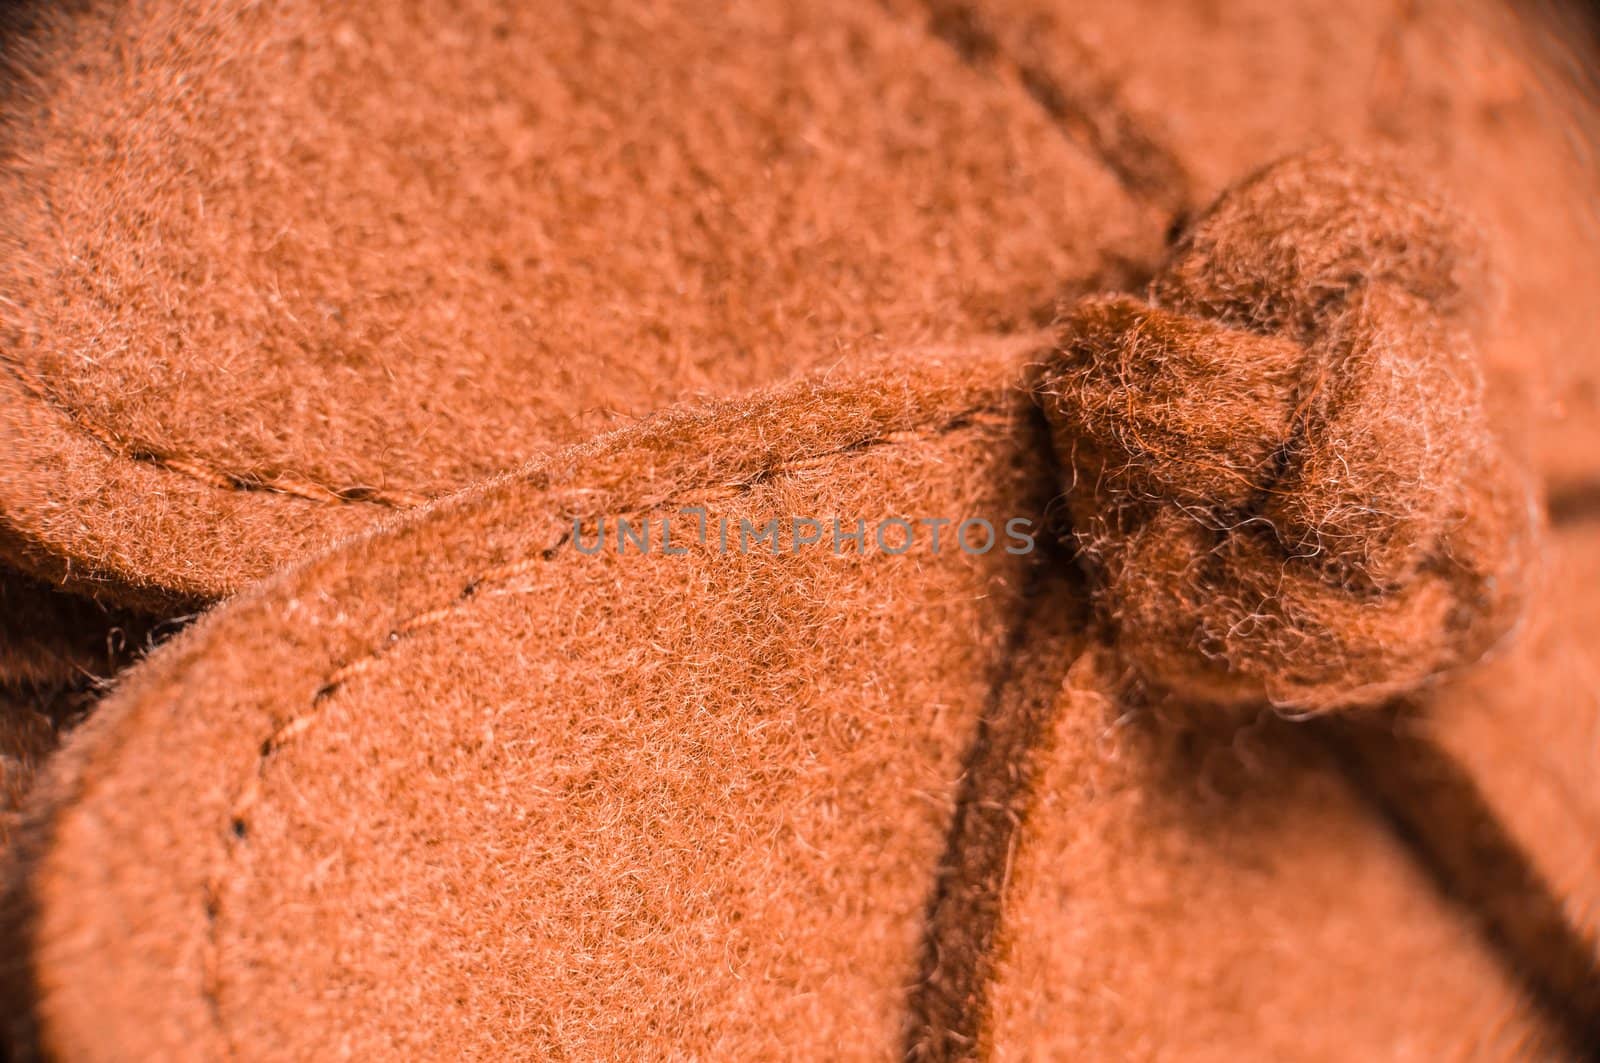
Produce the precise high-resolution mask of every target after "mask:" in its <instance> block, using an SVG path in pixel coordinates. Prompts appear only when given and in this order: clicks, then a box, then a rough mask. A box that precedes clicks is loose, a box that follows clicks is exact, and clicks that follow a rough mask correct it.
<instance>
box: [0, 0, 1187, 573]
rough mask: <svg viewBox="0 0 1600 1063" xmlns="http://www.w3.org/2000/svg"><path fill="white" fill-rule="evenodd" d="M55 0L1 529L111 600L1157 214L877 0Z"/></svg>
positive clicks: (1037, 288)
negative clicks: (352, 2)
mask: <svg viewBox="0 0 1600 1063" xmlns="http://www.w3.org/2000/svg"><path fill="white" fill-rule="evenodd" d="M36 21H37V22H38V23H39V24H38V25H36V26H34V27H32V28H31V29H30V30H28V31H27V32H25V33H21V34H19V35H18V38H19V39H18V41H17V43H16V45H15V47H14V48H13V49H11V50H10V51H9V52H8V57H9V59H10V64H11V65H12V66H14V67H15V68H16V69H14V70H13V71H12V74H11V77H10V78H9V79H8V89H7V93H6V107H7V112H8V113H7V122H6V124H5V127H4V132H3V136H0V156H3V158H4V160H5V165H4V167H3V168H0V212H3V213H4V215H5V217H6V219H7V224H6V226H5V228H4V230H3V236H0V552H3V554H4V556H5V558H6V560H7V561H8V562H9V563H10V564H12V565H14V566H19V567H23V568H26V569H27V570H29V571H32V572H35V573H38V574H41V575H43V576H46V577H48V578H50V579H51V580H53V581H55V582H60V583H67V584H71V585H73V586H77V587H83V588H93V589H94V590H95V591H96V592H97V593H99V594H102V595H115V596H120V597H122V598H124V599H125V600H128V601H135V602H144V603H146V604H149V603H150V602H152V601H155V602H158V603H159V602H161V601H162V600H163V599H172V598H176V599H180V600H185V599H211V598H215V597H217V596H219V595H222V594H225V593H228V592H231V591H234V590H236V589H238V588H240V587H242V586H244V585H245V584H247V583H248V582H249V581H250V580H252V579H254V578H256V577H258V576H260V575H263V574H265V573H266V572H267V571H269V570H271V569H272V568H273V567H274V566H276V565H278V564H280V563H282V562H284V561H287V560H292V559H295V558H298V557H300V556H303V555H304V554H305V552H306V551H307V550H308V549H309V548H311V547H313V546H315V545H317V544H322V543H326V542H328V541H330V540H331V539H334V538H337V537H339V536H342V535H346V534H349V533H351V532H354V531H356V530H358V529H360V528H362V527H364V526H366V525H367V524H368V523H370V522H371V521H372V520H374V519H375V517H377V516H381V515H382V513H383V512H384V510H385V509H386V508H407V507H411V506H414V505H416V504H419V503H421V502H422V501H424V500H426V499H429V498H432V497H436V496H439V495H442V494H446V493H449V492H450V491H452V490H454V489H456V488H458V487H461V486H463V485H464V484H466V483H468V482H470V481H472V480H474V479H477V478H480V477H482V476H485V475H488V474H491V473H496V472H500V471H503V470H505V469H508V468H512V467H514V466H516V465H518V464H520V463H521V462H523V461H526V460H528V459H530V458H532V457H534V456H536V455H538V454H540V453H542V452H544V451H546V450H547V449H549V448H550V447H552V446H554V445H557V444H561V443H568V442H572V441H575V440H576V439H579V438H583V437H585V436H587V435H588V434H590V433H591V432H593V431H595V430H598V429H602V428H606V427H610V426H614V425H617V424H622V423H626V422H627V421H628V420H629V419H631V418H634V417H637V416H639V415H642V414H646V413H649V412H650V411H652V410H654V409H656V408H658V407H660V406H661V405H663V404H665V403H668V402H671V401H673V400H675V399H677V398H680V397H683V396H686V395H694V394H707V393H709V394H725V393H729V392H732V391H735V390H738V389H741V388H745V387H749V386H751V385H755V384H760V383H763V382H767V381H771V380H774V379H778V378H781V377H784V376H786V375H789V374H791V373H793V372H795V371H797V370H799V369H801V368H804V367H807V366H815V365H829V364H834V363H836V362H838V361H840V360H848V359H851V358H855V357H860V356H865V355H870V354H872V353H873V352H882V351H885V350H895V349H901V348H903V346H904V345H905V344H906V343H908V342H921V341H927V340H933V339H938V338H940V337H952V336H960V335H965V334H968V333H970V332H972V331H973V330H990V331H995V330H1010V329H1016V328H1019V327H1020V328H1026V327H1031V325H1032V324H1033V323H1036V322H1037V321H1040V320H1046V319H1048V317H1049V315H1050V313H1051V308H1052V306H1053V304H1054V301H1055V299H1056V298H1057V296H1058V295H1059V294H1060V293H1062V292H1063V291H1072V290H1075V289H1076V290H1082V289H1083V288H1085V287H1092V286H1094V285H1096V284H1098V283H1103V282H1104V280H1105V279H1106V275H1105V271H1106V270H1107V269H1113V271H1114V267H1115V265H1116V263H1118V262H1122V261H1125V260H1129V259H1133V258H1142V257H1145V256H1147V255H1148V254H1150V253H1151V252H1153V251H1154V249H1155V248H1156V247H1157V246H1158V244H1159V241H1160V236H1161V231H1162V229H1163V228H1164V226H1165V224H1166V221H1165V218H1164V217H1163V216H1161V215H1160V214H1159V211H1156V210H1155V209H1154V208H1152V207H1150V206H1149V205H1148V204H1146V203H1145V202H1143V201H1142V200H1139V199H1137V198H1136V197H1134V196H1132V195H1131V194H1130V193H1129V192H1127V191H1126V190H1125V189H1124V188H1123V187H1122V185H1121V184H1120V183H1119V181H1118V179H1117V176H1116V174H1115V173H1114V172H1113V171H1112V170H1110V169H1109V168H1108V167H1107V166H1106V165H1105V164H1104V163H1103V162H1102V161H1101V160H1100V159H1099V158H1098V157H1096V156H1095V155H1094V154H1093V153H1092V152H1091V151H1090V150H1089V149H1088V148H1086V147H1085V146H1084V145H1082V144H1080V143H1078V142H1077V141H1076V140H1074V139H1073V138H1071V137H1065V136H1062V135H1060V133H1059V132H1058V131H1057V129H1056V128H1055V126H1054V125H1053V124H1052V122H1051V121H1050V120H1049V117H1048V116H1047V115H1043V114H1041V113H1039V112H1038V110H1037V109H1036V108H1035V107H1034V106H1033V105H1032V104H1031V102H1029V101H1028V99H1027V97H1026V95H1025V93H1023V91H1022V90H1021V89H1020V88H1018V87H1016V86H1015V85H1010V84H1006V83H1001V82H996V81H994V80H992V79H989V78H985V77H981V76H979V75H978V74H976V73H975V72H973V71H971V70H969V69H967V68H965V67H964V66H963V65H962V64H961V63H960V61H959V60H958V59H957V58H956V57H955V56H954V55H952V54H951V53H950V51H949V49H947V48H946V47H944V46H943V45H942V44H940V43H938V42H937V41H935V40H933V39H931V38H929V37H928V35H927V34H926V32H925V31H924V29H923V27H922V26H921V24H920V22H919V21H918V20H915V19H908V18H903V17H895V16H892V15H891V14H889V13H887V12H885V11H882V10H879V9H878V8H877V7H875V6H874V5H863V4H857V3H853V2H829V3H824V4H805V5H798V6H796V5H782V4H755V5H746V6H742V7H740V8H738V9H737V10H735V11H723V10H721V9H720V8H719V9H716V10H715V11H713V10H711V9H700V8H698V7H696V5H693V4H688V3H678V2H660V3H656V2H649V3H643V4H634V3H589V4H581V5H556V6H554V7H548V6H547V5H536V6H524V7H520V8H519V7H517V6H515V5H511V6H509V7H508V6H506V5H502V4H497V3H487V2H485V3H467V4H463V3H457V2H453V0H452V2H434V3H407V4H377V5H362V6H360V7H356V8H350V9H343V8H341V9H338V10H334V9H328V8H325V7H323V6H321V5H315V4H309V3H295V4H289V5H276V6H274V7H272V8H271V9H270V10H269V9H267V8H262V7H259V6H258V5H252V4H246V3H224V4H201V3H189V2H181V0H180V2H174V3H161V4H154V5H134V6H131V7H121V6H116V5H99V4H96V5H91V6H90V7H89V8H88V9H87V10H86V11H82V12H78V11H65V10H63V11H60V12H54V13H52V12H44V13H41V14H40V15H38V16H37V19H36ZM642 57H648V61H642Z"/></svg>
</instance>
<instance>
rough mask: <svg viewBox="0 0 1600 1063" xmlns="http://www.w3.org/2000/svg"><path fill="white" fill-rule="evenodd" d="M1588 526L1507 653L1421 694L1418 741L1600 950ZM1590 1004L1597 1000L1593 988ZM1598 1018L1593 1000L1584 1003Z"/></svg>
mask: <svg viewBox="0 0 1600 1063" xmlns="http://www.w3.org/2000/svg"><path fill="white" fill-rule="evenodd" d="M1594 532H1595V528H1594V525H1592V524H1590V525H1587V526H1582V527H1570V528H1558V529H1556V531H1555V532H1554V533H1553V535H1552V537H1551V542H1550V546H1549V550H1548V552H1547V556H1546V559H1545V571H1544V574H1543V582H1544V585H1545V593H1544V594H1543V595H1541V596H1540V598H1539V599H1538V600H1537V602H1536V604H1535V605H1534V606H1533V607H1532V609H1531V610H1530V613H1529V616H1528V618H1527V621H1526V628H1527V630H1526V631H1525V632H1524V633H1523V634H1522V636H1521V638H1520V639H1519V640H1518V641H1517V642H1516V643H1515V644H1514V645H1513V646H1512V647H1510V648H1509V649H1508V650H1507V651H1506V652H1505V653H1503V654H1501V655H1499V656H1497V657H1496V658H1495V659H1493V660H1491V661H1490V662H1488V663H1487V664H1486V665H1485V666H1484V667H1483V668H1481V669H1479V670H1477V671H1476V672H1474V673H1473V674H1471V675H1468V676H1465V677H1463V678H1462V679H1461V680H1460V681H1458V682H1456V683H1452V684H1449V685H1447V686H1445V687H1444V688H1442V689H1440V690H1438V691H1437V692H1434V693H1432V694H1430V696H1429V698H1428V701H1427V706H1426V707H1427V710H1428V711H1427V713H1426V715H1425V716H1424V717H1423V719H1422V720H1420V721H1419V722H1418V723H1417V724H1415V725H1414V727H1415V730H1416V731H1417V732H1418V734H1419V736H1420V737H1422V738H1425V739H1428V740H1431V741H1432V742H1433V743H1435V744H1437V745H1438V746H1439V747H1440V748H1442V749H1443V750H1445V751H1446V752H1448V753H1449V754H1450V755H1451V756H1453V757H1454V758H1455V759H1456V760H1457V761H1458V762H1459V763H1461V764H1462V765H1463V766H1464V767H1465V769H1466V770H1467V771H1468V772H1469V773H1470V774H1471V775H1472V777H1473V778H1474V779H1475V780H1476V781H1477V784H1478V786H1479V787H1480V789H1482V790H1483V791H1484V798H1485V801H1486V803H1487V804H1488V805H1489V806H1490V807H1491V808H1492V809H1493V810H1494V812H1495V815H1496V816H1497V817H1498V818H1499V819H1500V821H1501V822H1502V823H1503V824H1504V825H1505V827H1506V829H1507V830H1508V832H1509V833H1510V835H1511V837H1512V839H1513V840H1514V841H1515V842H1516V844H1518V845H1519V846H1521V847H1522V848H1523V849H1524V850H1525V851H1526V852H1527V853H1528V854H1529V856H1530V860H1531V863H1532V865H1533V867H1534V869H1535V870H1536V871H1537V872H1538V873H1539V874H1540V875H1542V876H1543V877H1544V879H1545V880H1546V881H1547V882H1548V883H1549V885H1550V887H1551V888H1552V889H1553V890H1554V891H1555V892H1556V894H1557V895H1558V896H1559V897H1561V898H1562V899H1563V904H1564V910H1565V914H1566V915H1567V917H1568V918H1569V919H1570V920H1571V922H1572V923H1573V924H1574V926H1575V927H1576V928H1577V929H1578V931H1579V932H1580V933H1581V934H1582V935H1583V937H1584V938H1586V939H1587V941H1588V942H1589V946H1590V948H1591V950H1595V949H1596V948H1597V946H1600V793H1597V791H1596V788H1595V770H1596V764H1597V762H1600V603H1597V602H1596V600H1595V595H1594V588H1595V587H1596V585H1597V581H1600V543H1597V542H1596V539H1595V534H1594ZM1596 992H1600V983H1597V989H1596ZM1591 1007H1592V1009H1593V1010H1594V1011H1595V1012H1597V1013H1600V997H1591Z"/></svg>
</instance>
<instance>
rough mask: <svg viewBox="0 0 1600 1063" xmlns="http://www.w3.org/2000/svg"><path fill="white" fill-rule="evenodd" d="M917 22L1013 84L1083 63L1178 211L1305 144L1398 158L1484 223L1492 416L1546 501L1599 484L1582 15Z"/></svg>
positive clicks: (1599, 256) (964, 10)
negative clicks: (983, 54) (1536, 471)
mask: <svg viewBox="0 0 1600 1063" xmlns="http://www.w3.org/2000/svg"><path fill="white" fill-rule="evenodd" d="M919 7H920V8H924V9H926V10H927V11H928V12H929V14H928V15H927V16H926V17H927V20H928V24H929V25H930V28H935V29H937V28H938V27H956V28H958V29H959V31H960V32H959V33H958V34H956V36H957V37H958V38H959V39H963V40H966V41H969V42H970V41H974V40H977V41H989V42H993V43H992V47H994V48H998V49H1001V50H1002V54H1003V55H1004V54H1005V53H1009V54H1010V55H1012V56H1014V57H1015V58H1014V59H1013V60H1012V62H1013V64H1014V65H1017V64H1020V65H1021V66H1022V67H1024V68H1026V69H1033V70H1037V71H1041V72H1043V71H1048V70H1058V69H1061V68H1070V67H1071V66H1072V64H1073V63H1074V62H1075V59H1076V57H1077V56H1080V55H1084V54H1089V55H1092V56H1094V60H1095V62H1094V68H1095V70H1096V72H1097V73H1096V77H1097V79H1098V83H1099V84H1102V85H1104V86H1106V92H1107V94H1109V95H1111V96H1114V98H1115V100H1116V101H1117V110H1116V112H1110V111H1109V109H1107V108H1102V109H1101V112H1099V113H1123V114H1135V115H1138V116H1140V125H1141V127H1142V129H1143V130H1144V131H1145V136H1146V138H1147V139H1150V140H1153V141H1154V142H1156V143H1157V144H1159V145H1160V147H1161V151H1162V153H1163V154H1164V155H1166V156H1168V157H1171V158H1173V159H1175V160H1177V161H1178V163H1179V164H1180V165H1181V171H1182V174H1183V176H1184V179H1185V181H1186V185H1185V187H1186V188H1187V193H1188V194H1187V196H1186V197H1185V198H1184V200H1183V203H1184V205H1186V206H1188V207H1190V208H1198V207H1200V206H1203V205H1204V204H1206V203H1208V202H1210V201H1211V200H1212V199H1213V198H1214V197H1215V196H1216V195H1217V194H1218V193H1219V192H1221V191H1222V189H1223V188H1225V187H1226V186H1228V185H1230V184H1232V183H1234V182H1235V181H1237V180H1238V178H1239V177H1240V176H1241V175H1242V174H1244V173H1248V172H1251V171H1254V170H1256V169H1257V168H1259V167H1260V166H1262V165H1264V164H1265V163H1268V162H1270V161H1272V160H1274V159H1277V158H1281V157H1284V156H1286V155H1290V154H1294V153H1297V152H1300V151H1303V150H1306V149H1309V148H1314V147H1317V146H1320V145H1325V144H1329V143H1333V144H1339V145H1343V146H1346V147H1348V148H1353V149H1363V150H1388V151H1398V152H1400V153H1402V154H1403V155H1404V156H1405V157H1406V159H1407V162H1408V164H1409V165H1410V167H1411V168H1412V169H1413V170H1415V171H1416V172H1421V173H1425V174H1427V175H1428V178H1429V179H1430V182H1432V183H1435V184H1438V185H1441V186H1442V187H1443V188H1444V190H1445V191H1446V193H1447V194H1448V195H1449V196H1450V197H1451V198H1452V199H1454V200H1455V201H1457V202H1459V203H1460V204H1461V205H1462V206H1463V207H1464V208H1465V209H1466V211H1467V213H1469V214H1470V215H1471V216H1472V217H1473V218H1475V219H1476V220H1478V221H1479V222H1480V223H1482V224H1483V225H1484V229H1485V231H1484V234H1483V235H1484V237H1485V240H1486V242H1487V243H1488V246H1489V251H1490V257H1492V258H1493V259H1494V260H1495V261H1496V262H1497V263H1498V264H1499V266H1500V271H1499V272H1500V276H1501V280H1502V293H1503V294H1502V299H1503V313H1504V320H1505V323H1506V327H1505V329H1504V331H1503V333H1502V334H1501V335H1500V336H1498V337H1497V338H1496V341H1495V342H1494V343H1493V344H1486V345H1485V347H1484V354H1485V356H1486V358H1487V359H1488V363H1489V365H1488V371H1489V378H1490V385H1491V386H1490V394H1491V399H1492V401H1494V402H1496V403H1499V404H1502V405H1504V406H1505V407H1506V408H1507V409H1508V410H1510V411H1513V415H1512V417H1511V420H1512V421H1513V422H1514V423H1515V424H1516V425H1517V427H1518V428H1519V430H1521V431H1524V432H1525V433H1526V438H1525V439H1523V440H1521V441H1520V442H1521V445H1523V446H1526V447H1527V448H1528V449H1529V450H1530V452H1532V453H1535V454H1536V455H1537V457H1538V464H1539V467H1540V468H1541V469H1543V470H1544V472H1545V475H1546V478H1547V479H1548V481H1549V482H1550V485H1551V489H1552V493H1553V494H1557V495H1564V494H1566V493H1569V492H1583V491H1584V489H1585V488H1586V487H1592V485H1593V484H1594V481H1595V479H1596V477H1597V476H1600V464H1597V459H1596V457H1595V455H1596V454H1597V453H1600V451H1597V449H1596V447H1595V445H1594V428H1593V426H1594V425H1596V424H1600V360H1596V359H1595V358H1593V357H1592V356H1591V354H1590V352H1591V350H1592V346H1593V344H1592V338H1593V336H1594V335H1595V334H1596V331H1597V330H1600V306H1597V305H1596V303H1595V300H1593V299H1592V298H1589V297H1588V296H1587V294H1586V293H1589V292H1592V291H1595V290H1596V289H1597V288H1600V213H1597V212H1596V210H1595V209H1594V203H1595V200H1596V197H1597V195H1600V176H1597V175H1600V168H1597V166H1596V160H1597V158H1600V152H1597V151H1596V147H1595V145H1596V144H1600V136H1597V135H1596V130H1597V125H1596V122H1597V117H1600V107H1597V106H1596V95H1595V85H1594V82H1593V79H1592V78H1587V77H1585V76H1584V72H1585V71H1587V70H1592V69H1593V66H1594V56H1593V48H1594V35H1593V28H1592V15H1590V14H1589V13H1587V12H1583V11H1579V10H1576V8H1577V5H1570V6H1569V5H1562V4H1555V3H1531V4H1519V5H1508V4H1500V3H1494V2H1480V0H1422V2H1417V3H1406V4H1400V5H1394V4H1379V3H1344V2H1339V0H1296V2H1293V3H1279V2H1275V0H1239V2H1231V3H1228V4H1173V3H1170V2H1167V0H1073V2H1070V3H1069V2H1066V0H959V2H953V0H926V2H925V3H921V4H913V3H910V2H909V0H908V3H907V10H908V11H909V10H916V9H917V8H919ZM1569 8H1570V9H1569ZM967 51H968V52H969V53H970V52H972V51H973V48H972V46H971V45H970V44H969V45H968V48H967Z"/></svg>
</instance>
